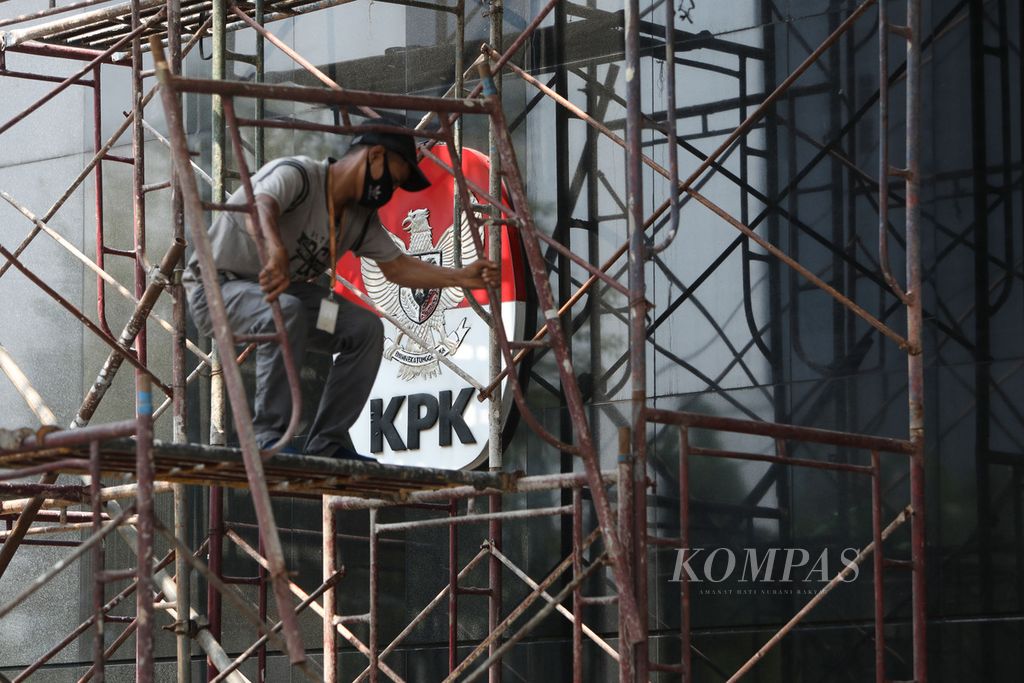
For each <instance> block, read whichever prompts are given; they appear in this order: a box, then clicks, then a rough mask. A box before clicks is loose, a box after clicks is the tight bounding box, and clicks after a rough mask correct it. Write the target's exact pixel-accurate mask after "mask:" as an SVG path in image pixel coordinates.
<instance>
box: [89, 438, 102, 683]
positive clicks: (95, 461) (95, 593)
mask: <svg viewBox="0 0 1024 683" xmlns="http://www.w3.org/2000/svg"><path fill="white" fill-rule="evenodd" d="M102 488H103V482H102V481H100V442H99V441H92V442H90V443H89V501H90V504H91V508H92V532H93V534H98V533H99V532H100V530H101V529H102V527H103V502H102V501H101V500H100V490H101V489H102ZM105 559H106V558H105V553H104V552H103V544H102V543H97V544H96V545H95V546H93V548H92V577H93V578H92V581H93V584H92V607H93V613H94V614H95V619H96V621H95V626H96V633H95V635H94V636H93V641H92V643H93V646H92V660H93V666H94V667H95V671H96V673H95V675H94V678H95V679H96V681H97V682H98V683H103V680H104V677H105V672H104V667H103V660H104V656H103V653H104V648H105V647H106V641H105V639H104V630H105V628H104V622H105V621H106V612H105V611H104V609H103V606H104V604H105V603H106V595H105V593H104V582H103V580H102V579H101V578H100V576H101V572H102V571H103V566H104V563H105Z"/></svg>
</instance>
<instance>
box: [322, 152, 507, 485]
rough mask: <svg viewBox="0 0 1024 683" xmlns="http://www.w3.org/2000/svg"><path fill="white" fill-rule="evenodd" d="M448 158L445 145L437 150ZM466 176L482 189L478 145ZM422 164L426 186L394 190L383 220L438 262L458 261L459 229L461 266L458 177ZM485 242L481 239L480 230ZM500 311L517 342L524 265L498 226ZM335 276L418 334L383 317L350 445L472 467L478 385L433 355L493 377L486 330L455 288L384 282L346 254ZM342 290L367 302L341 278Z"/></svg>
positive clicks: (410, 250) (405, 246)
mask: <svg viewBox="0 0 1024 683" xmlns="http://www.w3.org/2000/svg"><path fill="white" fill-rule="evenodd" d="M433 152H434V154H436V155H437V156H438V158H440V159H441V160H442V161H444V162H445V163H451V161H450V157H449V155H448V150H447V148H446V147H444V146H443V145H438V146H436V147H434V149H433ZM462 167H463V173H465V175H466V177H467V178H468V179H469V180H471V181H473V182H474V183H476V184H478V185H480V186H481V187H487V183H488V173H489V168H490V164H489V162H488V159H487V157H486V156H485V155H484V154H481V153H480V152H477V151H475V150H472V149H469V148H463V154H462ZM420 168H421V169H422V170H423V173H424V174H425V175H426V176H427V179H428V180H430V182H431V186H430V188H428V189H427V190H424V191H423V192H404V191H402V190H396V192H395V195H394V197H393V198H392V200H391V201H390V202H388V204H387V205H386V206H384V207H383V208H382V209H380V219H381V223H382V224H383V225H384V227H385V228H386V229H387V230H388V232H389V233H391V238H392V239H393V240H394V241H395V244H396V245H397V246H398V247H399V248H400V249H401V250H402V251H404V252H405V253H406V254H408V255H409V256H411V257H413V258H418V259H421V260H424V261H428V262H430V263H433V264H435V265H439V266H444V267H454V266H455V242H456V239H455V238H456V230H458V231H459V235H460V237H461V247H462V263H463V264H468V263H472V262H473V261H475V260H476V259H477V258H479V257H481V256H483V255H482V254H477V250H476V246H475V244H474V242H473V238H472V234H471V232H470V225H469V221H468V220H467V219H466V218H465V217H463V220H462V221H461V224H460V225H458V226H456V225H454V222H453V198H454V195H455V182H454V178H452V177H451V176H450V175H448V173H447V172H445V171H444V170H443V169H441V168H440V167H439V166H437V165H435V164H434V163H433V162H432V161H430V160H429V159H423V161H422V162H421V163H420ZM484 247H485V249H487V240H486V236H484ZM501 272H502V283H501V298H502V303H501V306H500V314H501V316H502V321H503V322H504V325H505V330H506V332H508V333H509V334H512V335H514V337H515V338H516V339H521V338H522V335H523V313H524V310H525V304H524V301H525V286H524V276H523V272H524V271H523V265H522V261H521V255H520V248H519V242H518V238H517V235H516V234H515V233H514V232H510V231H509V230H508V228H507V226H502V228H501ZM338 273H339V274H340V275H342V276H343V277H345V278H346V279H347V280H349V281H350V282H352V283H353V284H354V285H356V286H357V287H359V288H361V289H362V290H363V291H364V292H365V293H366V294H367V295H368V296H369V297H370V298H371V299H372V300H373V301H374V303H375V304H376V305H377V306H378V307H380V308H381V309H382V310H384V311H386V312H387V313H388V314H390V315H391V316H393V317H394V318H396V319H397V320H399V321H401V322H402V324H403V325H404V326H405V327H406V328H408V329H409V330H410V331H411V332H413V333H414V334H415V336H416V337H417V338H418V339H419V340H420V341H423V342H426V343H429V345H430V348H429V349H426V348H424V347H423V346H421V345H420V343H419V341H417V339H414V338H412V337H410V336H408V335H406V334H405V333H404V332H403V331H402V330H400V329H398V328H396V327H395V326H394V325H393V324H391V323H390V322H388V321H387V320H384V321H383V322H384V330H385V332H384V335H385V340H384V359H383V362H382V363H381V367H380V370H379V372H378V374H377V380H376V382H375V383H374V386H373V390H372V391H371V393H370V400H369V401H367V405H366V408H364V410H363V414H362V415H361V416H360V417H359V420H358V421H357V422H356V424H355V426H354V427H353V428H352V433H351V436H352V440H353V442H354V444H355V447H356V450H357V451H360V452H363V453H370V454H372V455H373V456H374V457H376V458H377V459H378V460H380V461H381V462H384V463H388V464H396V465H418V466H423V467H441V468H445V469H460V468H466V467H472V466H474V465H476V464H477V463H478V462H479V461H480V460H481V459H482V458H483V457H484V455H485V453H486V446H487V437H488V429H487V404H486V403H481V402H479V401H477V400H476V391H475V389H473V387H472V386H470V385H469V384H468V383H467V382H466V381H465V380H464V379H462V378H461V377H459V376H458V375H456V374H455V373H454V372H452V371H451V370H450V369H449V368H448V367H446V366H445V365H444V364H443V363H440V362H439V361H438V360H437V357H436V356H437V355H440V356H444V357H448V358H451V359H452V361H454V362H455V363H456V364H458V365H459V367H460V368H462V369H463V370H464V371H466V372H467V373H468V374H469V375H470V376H472V377H475V378H477V379H478V380H479V381H480V383H481V384H487V382H488V377H489V374H488V373H489V369H488V357H489V348H490V346H489V329H488V327H487V326H486V325H485V324H484V322H483V321H482V320H481V319H480V318H479V317H478V316H477V314H476V313H475V312H474V311H473V310H472V308H470V303H469V302H468V301H467V300H466V298H465V295H464V293H463V291H462V290H461V289H458V288H444V289H415V288H409V287H400V286H399V285H397V284H395V283H393V282H390V281H388V280H387V279H386V278H385V277H384V276H383V275H382V274H381V272H380V268H379V267H378V266H377V264H376V263H375V262H374V261H373V260H371V259H363V260H362V261H361V262H360V259H358V258H357V257H355V256H354V255H352V254H346V255H345V256H344V257H343V258H342V259H341V260H340V261H339V262H338ZM336 291H337V292H338V294H340V295H342V296H346V297H347V298H349V300H351V301H353V302H355V303H357V304H359V305H363V304H362V303H361V302H360V301H359V300H358V299H357V298H355V297H354V295H352V294H351V293H349V292H348V290H347V289H345V288H344V287H343V286H341V285H340V284H339V285H338V287H337V288H336ZM473 294H474V296H475V297H476V300H477V302H478V303H479V304H480V305H481V306H482V307H483V308H484V309H485V310H487V311H488V312H492V308H493V307H492V306H491V302H490V301H489V300H488V298H487V294H486V292H484V291H475V292H473ZM506 389H507V387H506V386H504V385H503V386H502V396H503V402H502V403H503V405H502V420H503V421H504V420H505V418H506V417H507V415H508V412H509V410H510V409H511V400H510V394H509V395H506V394H508V392H507V391H506Z"/></svg>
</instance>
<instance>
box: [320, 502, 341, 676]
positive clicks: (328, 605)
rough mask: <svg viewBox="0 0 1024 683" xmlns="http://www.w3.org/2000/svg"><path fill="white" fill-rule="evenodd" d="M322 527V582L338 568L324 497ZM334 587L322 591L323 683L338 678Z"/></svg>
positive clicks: (330, 514) (331, 514)
mask: <svg viewBox="0 0 1024 683" xmlns="http://www.w3.org/2000/svg"><path fill="white" fill-rule="evenodd" d="M321 522H322V525H323V577H324V578H323V581H324V583H327V580H328V579H329V578H330V577H332V576H334V572H335V570H336V569H337V566H338V557H337V552H336V551H335V548H334V529H335V526H334V510H333V509H332V508H331V497H330V496H324V498H323V506H322V509H321ZM336 595H337V594H336V593H335V590H334V587H333V586H331V587H330V588H328V589H327V590H325V591H324V595H323V604H324V630H323V636H324V638H323V645H324V683H336V681H337V680H338V679H337V676H338V652H337V648H338V630H337V628H336V627H335V625H334V615H335V614H336V612H337V606H336V605H337V602H336V597H335V596H336Z"/></svg>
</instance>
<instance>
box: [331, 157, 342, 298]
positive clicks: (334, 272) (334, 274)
mask: <svg viewBox="0 0 1024 683" xmlns="http://www.w3.org/2000/svg"><path fill="white" fill-rule="evenodd" d="M327 220H328V221H329V223H330V225H328V228H327V234H328V235H329V237H328V243H329V245H330V252H331V253H330V256H331V286H330V290H331V297H332V298H333V297H334V287H335V283H336V282H337V281H338V253H337V237H336V235H335V232H336V231H337V230H338V229H342V228H343V227H344V226H339V225H338V223H336V222H335V220H334V173H332V172H331V167H330V166H328V167H327ZM341 220H342V222H344V220H345V207H342V208H341Z"/></svg>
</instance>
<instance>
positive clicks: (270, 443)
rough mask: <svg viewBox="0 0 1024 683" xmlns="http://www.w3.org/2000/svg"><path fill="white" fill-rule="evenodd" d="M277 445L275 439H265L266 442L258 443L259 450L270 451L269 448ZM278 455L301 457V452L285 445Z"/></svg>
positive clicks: (290, 445)
mask: <svg viewBox="0 0 1024 683" xmlns="http://www.w3.org/2000/svg"><path fill="white" fill-rule="evenodd" d="M275 443H277V439H267V440H266V441H262V442H260V450H261V451H266V450H270V447H271V446H273V445H274V444H275ZM277 454H278V455H302V451H300V450H299V449H298V448H295V447H294V446H292V444H290V443H289V444H287V445H285V447H284V448H282V449H281V450H279V451H278V452H277Z"/></svg>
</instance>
